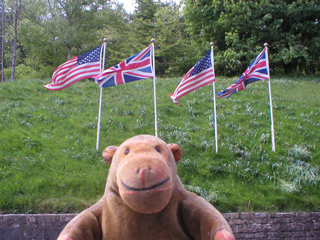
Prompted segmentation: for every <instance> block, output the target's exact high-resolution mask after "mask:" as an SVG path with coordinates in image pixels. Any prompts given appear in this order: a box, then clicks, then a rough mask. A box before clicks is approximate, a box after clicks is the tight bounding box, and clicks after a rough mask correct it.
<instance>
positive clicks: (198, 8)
mask: <svg viewBox="0 0 320 240" xmlns="http://www.w3.org/2000/svg"><path fill="white" fill-rule="evenodd" d="M185 15H186V19H187V21H188V24H189V27H190V30H191V32H192V33H193V34H195V35H198V36H199V41H203V40H208V39H210V40H213V41H215V44H216V46H217V48H218V51H217V57H216V58H215V59H216V62H217V68H218V69H219V72H222V73H223V74H226V75H233V74H236V73H237V74H239V73H241V72H242V71H243V70H244V69H245V68H246V66H247V65H248V64H249V63H250V61H251V60H252V59H253V58H254V56H255V55H256V54H257V53H258V52H259V51H261V49H262V48H263V44H264V43H265V42H268V43H269V46H270V51H269V52H270V59H272V60H271V61H270V64H271V69H273V70H274V71H276V72H285V73H289V72H292V71H295V72H305V73H315V72H317V71H319V69H320V65H319V63H320V58H319V56H320V48H319V47H317V46H319V44H320V29H319V20H318V19H319V16H320V6H319V4H316V1H313V0H297V1H293V0H254V1H245V0H225V1H222V0H197V1H195V0H186V10H185Z"/></svg>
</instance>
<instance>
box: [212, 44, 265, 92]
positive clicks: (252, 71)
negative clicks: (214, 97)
mask: <svg viewBox="0 0 320 240" xmlns="http://www.w3.org/2000/svg"><path fill="white" fill-rule="evenodd" d="M269 78H270V75H269V71H268V56H267V51H266V48H264V49H263V51H262V52H261V53H260V54H259V55H258V56H257V57H256V58H255V59H254V60H253V61H252V62H251V64H250V65H249V67H248V68H247V69H246V71H245V72H244V73H243V74H242V75H241V77H240V78H239V79H238V81H236V82H235V83H234V84H232V85H230V86H229V87H228V88H226V89H224V90H222V91H220V92H218V98H223V97H224V98H228V97H230V96H231V95H232V94H234V93H237V92H240V91H241V90H243V89H245V88H246V86H247V85H248V84H250V83H253V82H256V81H260V80H265V79H269Z"/></svg>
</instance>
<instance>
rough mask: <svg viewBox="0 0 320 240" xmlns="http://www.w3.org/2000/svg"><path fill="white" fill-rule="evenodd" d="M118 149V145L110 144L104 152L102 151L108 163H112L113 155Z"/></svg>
mask: <svg viewBox="0 0 320 240" xmlns="http://www.w3.org/2000/svg"><path fill="white" fill-rule="evenodd" d="M117 149H118V147H117V146H109V147H106V148H105V149H104V150H103V153H102V157H103V159H104V160H105V161H106V162H107V163H109V164H111V162H112V158H113V155H114V153H115V152H116V151H117Z"/></svg>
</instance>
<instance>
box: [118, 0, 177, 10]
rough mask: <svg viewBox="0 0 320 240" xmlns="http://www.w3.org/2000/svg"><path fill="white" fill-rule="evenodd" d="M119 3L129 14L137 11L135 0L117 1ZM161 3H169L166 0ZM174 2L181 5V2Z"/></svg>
mask: <svg viewBox="0 0 320 240" xmlns="http://www.w3.org/2000/svg"><path fill="white" fill-rule="evenodd" d="M116 1H117V2H119V3H122V4H123V6H124V9H125V10H126V11H127V12H129V13H132V12H133V11H134V10H135V9H134V7H135V5H136V4H135V2H136V1H135V0H116ZM161 2H167V1H166V0H161ZM174 2H176V3H179V2H180V0H174Z"/></svg>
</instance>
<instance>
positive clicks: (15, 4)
mask: <svg viewBox="0 0 320 240" xmlns="http://www.w3.org/2000/svg"><path fill="white" fill-rule="evenodd" d="M7 6H8V9H9V13H10V20H11V21H10V23H11V27H12V28H13V29H12V35H13V36H12V37H13V40H12V52H11V53H12V64H11V79H14V77H15V69H16V66H17V48H18V25H19V21H20V18H21V12H22V8H23V3H22V0H8V1H7Z"/></svg>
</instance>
